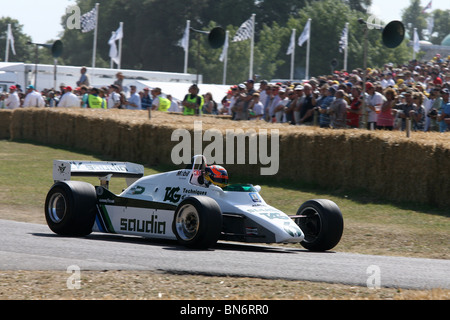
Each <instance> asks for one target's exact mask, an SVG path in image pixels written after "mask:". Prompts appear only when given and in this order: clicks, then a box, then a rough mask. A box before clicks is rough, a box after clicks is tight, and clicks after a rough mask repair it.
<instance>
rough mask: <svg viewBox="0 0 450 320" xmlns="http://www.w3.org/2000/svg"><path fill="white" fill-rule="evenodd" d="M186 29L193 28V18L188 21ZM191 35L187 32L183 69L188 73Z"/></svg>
mask: <svg viewBox="0 0 450 320" xmlns="http://www.w3.org/2000/svg"><path fill="white" fill-rule="evenodd" d="M186 30H191V20H187V21H186ZM189 36H190V32H187V39H186V47H185V48H184V70H183V73H187V70H188V59H189Z"/></svg>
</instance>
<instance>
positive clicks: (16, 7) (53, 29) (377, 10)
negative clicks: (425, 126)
mask: <svg viewBox="0 0 450 320" xmlns="http://www.w3.org/2000/svg"><path fill="white" fill-rule="evenodd" d="M432 1H433V6H432V10H434V9H442V10H447V9H450V1H449V0H432ZM429 2H430V0H421V4H422V6H426V5H427V4H428V3H429ZM372 3H373V4H372V7H371V9H370V10H371V13H372V14H375V15H376V16H378V17H380V18H381V20H383V21H384V22H386V23H387V22H390V21H392V20H401V15H402V9H404V8H406V7H408V6H409V4H410V0H372ZM74 4H75V0H37V1H31V0H13V1H11V0H0V8H1V9H0V17H12V18H14V19H17V20H19V23H20V24H22V25H23V26H24V28H23V31H24V33H25V34H27V35H29V36H31V38H32V39H33V42H35V43H46V42H47V41H49V40H56V39H58V35H59V34H60V33H61V32H63V27H62V26H61V17H62V16H63V15H64V14H65V11H66V8H67V7H69V6H71V5H74ZM100 10H101V7H100ZM87 11H89V9H88V8H81V13H82V14H83V13H85V12H87ZM111 31H113V30H111ZM0 32H3V30H0Z"/></svg>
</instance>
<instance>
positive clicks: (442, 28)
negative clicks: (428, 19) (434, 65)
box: [430, 9, 450, 45]
mask: <svg viewBox="0 0 450 320" xmlns="http://www.w3.org/2000/svg"><path fill="white" fill-rule="evenodd" d="M432 16H433V18H434V28H433V34H432V37H431V39H430V40H431V42H432V43H433V44H437V45H440V44H441V43H442V40H444V38H445V37H446V36H447V35H448V34H450V10H440V9H437V10H434V11H433V13H432Z"/></svg>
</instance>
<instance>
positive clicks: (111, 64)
mask: <svg viewBox="0 0 450 320" xmlns="http://www.w3.org/2000/svg"><path fill="white" fill-rule="evenodd" d="M115 35H116V32H115V31H112V32H111V39H112V38H113V37H114V36H115ZM110 69H114V60H113V58H112V57H110Z"/></svg>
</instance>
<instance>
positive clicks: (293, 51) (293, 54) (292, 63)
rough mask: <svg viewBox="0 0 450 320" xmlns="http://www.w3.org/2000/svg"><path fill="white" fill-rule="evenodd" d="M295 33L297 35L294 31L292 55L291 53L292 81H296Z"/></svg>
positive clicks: (293, 30)
mask: <svg viewBox="0 0 450 320" xmlns="http://www.w3.org/2000/svg"><path fill="white" fill-rule="evenodd" d="M295 33H296V30H295V29H292V36H291V42H292V41H293V43H292V53H291V81H292V80H294V61H295Z"/></svg>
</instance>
